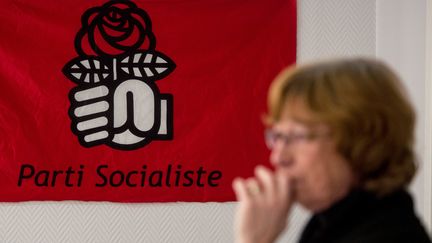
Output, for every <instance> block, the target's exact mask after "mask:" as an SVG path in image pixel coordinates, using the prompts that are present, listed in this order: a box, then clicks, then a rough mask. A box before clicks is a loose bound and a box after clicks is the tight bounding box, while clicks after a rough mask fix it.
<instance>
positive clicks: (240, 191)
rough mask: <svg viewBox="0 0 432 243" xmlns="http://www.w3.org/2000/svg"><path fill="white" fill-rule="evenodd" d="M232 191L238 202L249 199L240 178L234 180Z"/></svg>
mask: <svg viewBox="0 0 432 243" xmlns="http://www.w3.org/2000/svg"><path fill="white" fill-rule="evenodd" d="M233 189H234V192H235V194H236V197H237V200H238V201H244V200H246V199H247V198H248V197H249V196H248V192H247V189H246V184H245V181H244V180H243V179H242V178H238V177H237V178H235V179H234V181H233Z"/></svg>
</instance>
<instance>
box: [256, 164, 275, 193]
mask: <svg viewBox="0 0 432 243" xmlns="http://www.w3.org/2000/svg"><path fill="white" fill-rule="evenodd" d="M255 175H256V178H257V180H258V181H259V183H260V184H261V187H262V193H263V194H265V196H267V197H274V196H275V194H276V193H277V188H276V187H277V184H276V180H275V177H274V174H273V173H272V172H271V171H270V170H269V169H267V168H266V167H264V166H260V165H259V166H257V167H256V168H255Z"/></svg>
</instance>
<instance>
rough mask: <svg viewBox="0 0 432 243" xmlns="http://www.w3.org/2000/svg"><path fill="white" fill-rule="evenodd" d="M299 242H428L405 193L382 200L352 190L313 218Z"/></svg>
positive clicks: (409, 198) (429, 242)
mask: <svg viewBox="0 0 432 243" xmlns="http://www.w3.org/2000/svg"><path fill="white" fill-rule="evenodd" d="M300 243H431V240H430V239H429V237H428V235H427V233H426V232H425V230H424V228H423V226H422V224H421V223H420V221H419V219H418V218H417V216H416V215H415V213H414V209H413V202H412V199H411V197H410V195H409V194H408V193H407V192H406V191H398V192H395V193H393V194H391V195H389V196H386V197H383V198H381V199H379V198H377V197H375V196H374V195H372V194H370V193H366V192H364V191H353V192H352V193H351V194H349V195H348V196H347V197H346V198H344V199H343V200H341V201H340V202H338V203H336V204H335V205H333V206H332V207H331V208H329V209H327V210H325V211H324V212H322V213H318V214H316V215H314V216H313V217H312V218H311V219H310V221H309V223H308V224H307V225H306V228H305V229H304V231H303V234H302V236H301V238H300Z"/></svg>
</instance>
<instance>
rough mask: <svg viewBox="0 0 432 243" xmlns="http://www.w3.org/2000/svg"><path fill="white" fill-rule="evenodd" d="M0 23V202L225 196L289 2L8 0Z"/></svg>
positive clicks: (286, 57) (284, 29) (258, 129)
mask: <svg viewBox="0 0 432 243" xmlns="http://www.w3.org/2000/svg"><path fill="white" fill-rule="evenodd" d="M0 36H1V38H0V139H1V140H0V185H1V188H2V190H0V201H25V200H94V201H101V200H108V201H116V202H168V201H169V202H172V201H200V202H202V201H230V200H234V194H233V192H232V190H231V181H232V179H233V178H234V177H235V176H248V175H251V174H252V170H253V168H254V166H255V165H256V164H258V163H267V161H268V151H267V150H266V149H265V145H264V142H263V138H262V137H263V136H262V134H263V125H262V124H261V120H260V116H261V115H262V114H263V113H264V112H265V104H266V93H267V89H268V86H269V84H270V82H271V81H272V79H273V78H274V77H275V75H276V74H277V73H278V72H279V71H280V70H281V69H282V68H283V67H285V66H287V65H288V64H291V63H293V62H295V57H296V4H295V0H289V1H287V0H276V1H262V0H253V1H211V2H209V1H177V0H172V1H139V0H135V1H123V0H115V1H87V0H85V1H84V0H80V1H77V0H74V1H57V0H49V1H44V2H43V3H40V2H35V1H12V0H8V1H6V2H4V3H3V4H2V8H1V9H0Z"/></svg>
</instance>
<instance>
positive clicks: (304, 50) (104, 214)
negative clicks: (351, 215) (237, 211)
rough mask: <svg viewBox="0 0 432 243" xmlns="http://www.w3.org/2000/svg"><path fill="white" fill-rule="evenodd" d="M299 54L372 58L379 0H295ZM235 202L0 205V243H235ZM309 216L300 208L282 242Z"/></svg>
mask: <svg viewBox="0 0 432 243" xmlns="http://www.w3.org/2000/svg"><path fill="white" fill-rule="evenodd" d="M298 8H299V11H298V14H299V23H298V25H299V30H298V31H299V32H298V40H299V43H298V58H299V61H305V60H310V59H315V58H322V57H330V56H344V55H356V54H362V55H375V0H298ZM234 208H235V203H223V204H220V203H206V204H201V203H188V204H185V203H170V204H114V203H88V202H29V203H16V204H12V203H5V204H1V205H0V241H1V242H26V243H27V242H44V243H46V242H101V243H102V242H103V243H107V242H146V243H158V242H168V243H171V242H172V243H182V242H185V243H203V242H206V243H212V242H221V243H227V242H232V240H233V232H232V220H233V214H234ZM307 217H308V215H307V213H306V212H304V211H302V210H300V209H298V208H296V209H295V210H294V213H293V214H292V215H291V218H290V228H289V230H288V231H287V232H286V233H285V234H284V235H283V236H282V237H281V239H280V242H295V241H296V240H295V239H296V238H297V236H298V233H299V232H300V231H301V229H302V227H303V224H304V222H305V220H306V219H307Z"/></svg>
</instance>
